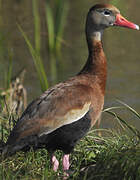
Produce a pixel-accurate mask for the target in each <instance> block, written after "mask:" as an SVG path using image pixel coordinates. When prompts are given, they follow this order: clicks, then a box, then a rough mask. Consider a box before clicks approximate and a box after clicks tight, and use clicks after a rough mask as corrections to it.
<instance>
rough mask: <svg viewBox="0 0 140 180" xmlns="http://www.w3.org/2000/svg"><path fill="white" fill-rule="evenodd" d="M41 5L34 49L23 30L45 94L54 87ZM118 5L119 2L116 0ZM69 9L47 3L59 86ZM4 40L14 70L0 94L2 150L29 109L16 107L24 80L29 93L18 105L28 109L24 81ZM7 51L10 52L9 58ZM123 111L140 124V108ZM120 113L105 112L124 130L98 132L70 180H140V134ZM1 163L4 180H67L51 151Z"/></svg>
mask: <svg viewBox="0 0 140 180" xmlns="http://www.w3.org/2000/svg"><path fill="white" fill-rule="evenodd" d="M38 2H39V1H37V0H32V10H33V11H32V12H33V17H34V44H33V43H32V42H31V40H30V39H29V37H28V36H27V35H26V33H25V32H24V30H23V29H22V27H21V26H20V25H19V24H18V28H19V30H20V32H21V34H22V35H23V37H24V40H25V42H26V44H27V47H28V49H29V51H30V54H31V55H32V58H33V61H34V65H35V68H36V72H37V74H38V78H39V81H40V87H41V89H42V91H44V90H46V89H47V88H48V87H49V85H50V83H49V82H48V78H47V75H46V72H45V69H46V68H45V67H44V64H43V61H42V59H43V58H42V54H41V44H42V42H41V19H40V11H39V4H38ZM113 2H114V3H115V2H116V3H117V1H116V0H115V1H113ZM119 2H120V1H119ZM52 7H53V8H52ZM67 8H68V1H66V0H55V1H54V4H53V5H52V1H50V0H46V4H45V17H46V29H47V37H46V44H47V47H48V54H49V61H50V71H51V76H52V77H53V83H54V82H55V81H56V80H57V69H56V66H57V62H58V61H59V64H61V61H60V57H61V45H62V42H63V40H62V39H63V33H64V26H65V23H66V15H67ZM0 9H1V1H0ZM52 9H53V10H52ZM0 19H1V16H0ZM1 22H2V21H1ZM2 38H3V36H2V35H1V38H0V51H1V54H0V56H3V59H5V54H8V58H7V59H9V65H8V71H7V72H6V73H5V81H4V88H3V89H0V139H1V142H0V149H1V148H2V142H3V141H4V142H6V140H7V137H8V135H9V134H10V131H11V129H12V128H13V126H14V125H15V123H16V122H15V120H16V119H18V116H20V113H21V111H22V110H23V107H22V109H19V108H20V107H19V106H16V108H13V104H15V99H14V97H15V96H13V94H14V93H13V92H17V89H16V88H15V87H16V82H17V81H18V83H19V80H20V79H21V81H20V85H21V86H20V87H22V92H23V94H21V97H19V96H18V98H19V99H18V101H20V102H22V104H26V98H27V97H26V92H25V89H24V86H23V84H22V82H23V81H22V78H19V77H16V78H15V79H13V78H12V66H13V65H12V59H13V57H12V53H11V51H9V50H7V49H4V47H5V45H4V43H5V39H2ZM2 52H5V53H4V55H3V54H2ZM7 52H8V53H7ZM13 83H14V86H13ZM13 87H14V88H13ZM16 100H17V99H16ZM17 104H18V103H17ZM25 106H26V105H25ZM123 106H125V108H127V109H128V110H129V111H130V112H131V113H133V114H134V116H136V117H137V118H138V119H139V120H140V115H139V114H138V113H137V112H136V111H135V110H134V109H132V108H131V107H129V106H128V105H126V104H124V103H123ZM17 107H18V108H17ZM117 108H120V107H114V108H108V109H106V110H104V113H108V115H111V116H112V119H113V118H115V120H117V122H118V124H119V125H120V128H119V129H116V130H111V129H98V130H95V129H92V130H91V131H90V132H89V133H88V135H87V136H86V137H85V138H83V139H82V140H81V141H80V142H79V144H78V145H77V146H76V148H75V151H74V152H73V153H72V154H71V157H70V158H71V159H70V161H71V167H70V172H69V174H70V177H69V179H75V180H77V179H79V180H81V179H82V180H86V179H87V180H92V179H94V180H96V179H97V180H112V179H113V180H115V179H116V180H134V179H136V180H139V179H140V161H139V157H140V132H139V131H138V130H137V129H136V128H134V127H133V126H131V125H130V124H128V123H127V122H126V121H125V120H124V119H122V118H121V117H120V116H119V115H118V114H117V113H116V112H115V109H117ZM98 132H101V133H102V136H99V135H98ZM56 156H57V158H58V159H59V160H61V157H62V152H60V151H57V152H56ZM0 161H1V162H0V179H5V180H12V179H13V180H15V179H21V180H22V179H30V180H45V179H51V180H52V179H62V177H63V170H62V166H61V164H60V169H59V171H58V172H57V173H54V172H53V171H52V168H51V162H50V157H49V155H48V152H47V151H46V150H45V149H40V150H37V151H36V152H33V151H32V149H31V150H30V151H29V152H27V153H23V152H18V153H16V154H15V155H14V156H12V157H9V158H8V159H5V160H2V158H1V154H0Z"/></svg>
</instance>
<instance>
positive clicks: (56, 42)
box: [45, 0, 68, 83]
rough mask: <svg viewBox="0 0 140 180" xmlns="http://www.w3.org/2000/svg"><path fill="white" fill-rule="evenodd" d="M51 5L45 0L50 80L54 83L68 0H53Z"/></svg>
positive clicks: (48, 0) (59, 57)
mask: <svg viewBox="0 0 140 180" xmlns="http://www.w3.org/2000/svg"><path fill="white" fill-rule="evenodd" d="M53 5H54V8H52V7H51V1H50V0H46V6H45V10H46V11H45V12H46V24H47V32H48V52H49V59H50V70H51V76H52V77H53V79H52V81H53V83H55V82H56V81H57V64H58V63H59V64H62V61H60V59H61V47H62V41H63V35H64V27H65V24H66V17H67V12H68V0H55V1H54V3H53Z"/></svg>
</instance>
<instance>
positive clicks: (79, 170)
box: [0, 103, 140, 180]
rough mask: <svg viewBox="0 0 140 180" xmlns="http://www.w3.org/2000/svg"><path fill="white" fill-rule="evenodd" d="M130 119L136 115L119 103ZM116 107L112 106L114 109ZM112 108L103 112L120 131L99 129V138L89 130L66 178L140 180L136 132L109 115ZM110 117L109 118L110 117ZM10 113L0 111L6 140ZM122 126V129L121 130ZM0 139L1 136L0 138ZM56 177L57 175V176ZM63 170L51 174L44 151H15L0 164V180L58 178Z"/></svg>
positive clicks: (73, 158) (59, 153) (122, 121)
mask: <svg viewBox="0 0 140 180" xmlns="http://www.w3.org/2000/svg"><path fill="white" fill-rule="evenodd" d="M123 105H124V106H125V107H126V108H128V109H129V110H130V111H131V112H132V113H133V114H134V116H135V115H137V117H138V119H139V120H140V116H139V114H138V113H137V112H136V111H135V110H134V109H132V108H131V107H130V106H128V105H126V104H124V103H123ZM115 108H116V107H115ZM115 108H110V109H106V110H105V113H106V112H107V113H109V114H110V112H111V113H113V116H114V117H115V118H117V120H118V121H119V124H120V128H121V129H122V132H121V133H120V130H116V131H115V130H110V129H100V132H102V136H98V131H99V130H95V129H92V130H91V131H90V132H89V133H88V135H87V136H86V137H85V138H83V139H82V140H81V141H80V142H79V144H78V145H77V146H76V148H75V151H74V152H73V153H72V154H71V157H70V161H71V167H70V177H69V179H76V180H77V179H79V180H81V179H82V180H86V179H87V180H92V179H95V180H96V179H97V180H102V179H103V180H112V179H113V180H115V179H116V180H134V179H136V180H137V179H140V161H139V157H140V143H139V141H140V136H139V134H140V132H139V131H138V130H136V129H135V128H134V127H132V126H131V125H129V124H128V123H126V121H124V120H122V119H121V118H120V116H119V115H118V114H116V113H114V112H113V110H114V109H115ZM113 116H112V118H113ZM14 118H15V116H14V115H13V114H9V113H7V116H6V115H5V116H4V117H3V114H2V112H1V114H0V121H1V123H2V124H3V128H2V126H1V127H0V131H1V136H2V134H3V140H6V138H7V136H8V134H9V129H10V127H12V123H11V124H10V125H9V123H8V120H9V119H14ZM122 126H123V128H122ZM1 138H2V137H1ZM56 156H57V158H58V159H59V160H60V161H61V157H62V152H61V151H57V152H56ZM58 174H59V175H58ZM62 177H63V170H62V166H61V164H60V169H59V171H58V172H57V173H54V172H53V171H52V168H51V162H50V157H49V155H48V153H47V151H46V150H45V149H41V150H37V151H36V152H33V151H32V150H30V151H29V152H27V153H23V152H18V153H16V155H14V156H12V157H9V158H8V159H6V160H4V161H2V162H1V164H0V178H1V179H6V180H9V179H10V180H12V179H14V180H15V179H21V180H22V179H30V180H34V179H36V180H45V179H50V180H51V179H52V180H53V179H62Z"/></svg>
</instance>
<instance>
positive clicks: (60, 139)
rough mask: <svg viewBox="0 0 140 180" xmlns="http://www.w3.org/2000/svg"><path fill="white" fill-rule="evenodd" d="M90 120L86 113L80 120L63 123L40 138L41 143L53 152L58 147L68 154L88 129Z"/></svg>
mask: <svg viewBox="0 0 140 180" xmlns="http://www.w3.org/2000/svg"><path fill="white" fill-rule="evenodd" d="M90 127H91V120H90V117H89V115H88V113H87V114H86V115H85V116H84V117H83V118H82V119H80V120H78V121H76V122H73V123H71V124H68V125H64V126H62V127H60V128H58V129H57V130H55V131H53V132H52V133H50V134H48V135H44V136H42V138H40V142H41V144H45V146H46V149H47V150H48V151H50V152H54V151H55V150H57V149H59V150H62V151H63V152H64V153H65V154H69V153H70V152H71V151H72V150H73V148H74V146H75V145H76V143H77V142H78V140H80V139H81V138H82V137H83V136H84V135H85V134H86V133H87V132H88V131H89V129H90Z"/></svg>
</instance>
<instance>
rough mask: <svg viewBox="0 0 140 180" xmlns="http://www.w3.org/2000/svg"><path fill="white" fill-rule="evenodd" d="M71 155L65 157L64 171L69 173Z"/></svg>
mask: <svg viewBox="0 0 140 180" xmlns="http://www.w3.org/2000/svg"><path fill="white" fill-rule="evenodd" d="M69 156H70V155H69V154H67V155H64V156H63V170H64V171H67V170H69V167H70V162H69Z"/></svg>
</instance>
